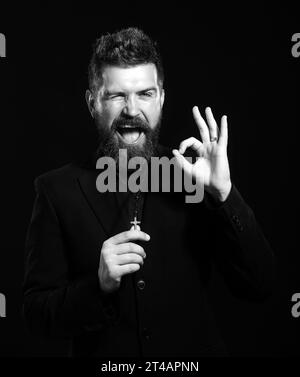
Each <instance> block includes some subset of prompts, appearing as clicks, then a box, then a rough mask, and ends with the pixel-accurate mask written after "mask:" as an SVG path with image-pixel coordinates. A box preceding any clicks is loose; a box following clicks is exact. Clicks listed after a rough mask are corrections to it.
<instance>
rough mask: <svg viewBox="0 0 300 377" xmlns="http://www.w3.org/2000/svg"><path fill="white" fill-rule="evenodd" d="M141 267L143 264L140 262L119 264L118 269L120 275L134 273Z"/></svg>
mask: <svg viewBox="0 0 300 377" xmlns="http://www.w3.org/2000/svg"><path fill="white" fill-rule="evenodd" d="M140 268H141V265H140V264H138V263H130V264H123V265H122V266H117V271H118V275H119V276H123V275H127V274H132V273H133V272H136V271H138V270H139V269H140Z"/></svg>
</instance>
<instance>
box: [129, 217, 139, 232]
mask: <svg viewBox="0 0 300 377" xmlns="http://www.w3.org/2000/svg"><path fill="white" fill-rule="evenodd" d="M130 224H132V227H131V228H130V229H131V230H141V227H140V226H139V225H138V224H141V222H140V221H137V218H136V216H134V220H133V221H130Z"/></svg>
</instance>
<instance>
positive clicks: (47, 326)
mask: <svg viewBox="0 0 300 377" xmlns="http://www.w3.org/2000/svg"><path fill="white" fill-rule="evenodd" d="M95 166H96V165H95V159H92V160H91V161H89V162H88V163H85V164H69V165H67V166H64V167H62V168H60V169H57V170H54V171H51V172H48V173H46V174H43V175H42V176H40V177H38V178H37V179H36V180H35V187H36V192H37V196H36V200H35V204H34V209H33V214H32V219H31V223H30V226H29V230H28V235H27V241H26V268H25V281H24V316H25V320H26V322H27V325H28V327H29V328H30V329H31V330H32V331H33V332H35V333H37V334H41V335H43V336H50V337H53V336H55V337H57V336H58V337H67V338H70V339H71V341H72V348H71V354H72V355H76V356H99V357H113V356H122V357H127V356H128V357H134V356H138V357H149V356H154V357H157V356H162V357H184V356H188V357H199V356H207V355H224V354H226V351H225V347H224V345H223V342H222V340H221V338H220V336H219V334H218V332H217V330H216V326H215V323H214V319H213V314H212V312H211V310H210V308H209V305H208V304H207V301H206V287H207V284H208V282H209V280H210V277H211V268H212V265H213V264H215V265H216V266H217V268H218V269H219V270H220V272H221V273H222V274H223V276H224V278H225V281H226V282H227V283H228V286H229V287H230V288H231V290H232V292H233V293H234V294H235V295H236V296H238V297H243V298H249V299H261V298H263V297H265V296H266V295H267V294H268V293H269V292H270V287H271V283H272V278H273V254H272V251H271V250H270V247H269V245H268V243H267V242H266V240H265V238H264V236H263V234H262V232H261V230H260V228H259V226H258V224H257V222H256V220H255V217H254V214H253V212H252V210H251V209H250V208H249V207H248V206H247V204H246V203H245V202H244V200H243V199H242V197H241V195H240V194H239V192H238V191H237V189H236V188H235V187H234V186H233V187H232V190H231V192H230V194H229V196H228V198H227V200H226V201H225V202H224V203H223V204H222V205H219V206H217V205H214V204H213V202H211V201H210V199H209V196H208V195H206V196H205V200H204V201H203V202H201V203H198V204H186V203H185V201H184V196H183V195H182V194H180V193H163V192H158V193H147V194H146V197H145V200H144V210H143V218H142V229H143V230H144V231H145V232H147V233H148V234H150V235H151V241H149V242H148V243H147V244H145V245H143V246H144V247H145V251H146V254H147V257H146V259H145V263H144V266H143V267H142V268H141V269H140V270H139V271H138V272H136V273H134V274H130V275H126V276H124V277H123V278H122V281H121V286H120V289H119V290H117V291H116V292H114V293H112V294H105V293H104V292H103V291H102V290H101V288H100V286H99V281H98V274H97V271H98V266H99V259H100V251H101V247H102V244H103V242H104V241H105V240H106V239H107V238H109V237H111V236H113V235H115V234H117V233H119V232H122V231H124V230H127V229H129V223H128V220H129V219H128V217H127V215H126V211H124V208H121V207H120V205H119V204H118V201H117V200H116V194H115V193H104V194H100V193H99V192H98V191H97V189H96V178H97V176H98V174H99V171H97V170H96V168H95ZM141 280H143V282H144V283H143V284H141V282H140V281H141Z"/></svg>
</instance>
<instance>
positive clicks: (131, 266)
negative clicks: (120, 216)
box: [98, 230, 150, 293]
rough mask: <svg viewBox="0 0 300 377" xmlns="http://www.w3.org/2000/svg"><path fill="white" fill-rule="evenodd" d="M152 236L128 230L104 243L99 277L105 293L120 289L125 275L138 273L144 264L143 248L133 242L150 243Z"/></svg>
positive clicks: (144, 254)
mask: <svg viewBox="0 0 300 377" xmlns="http://www.w3.org/2000/svg"><path fill="white" fill-rule="evenodd" d="M149 240H150V236H149V235H148V234H147V233H145V232H142V231H140V230H128V231H126V232H122V233H119V234H117V235H115V236H113V237H111V238H109V239H107V240H106V241H104V242H103V245H102V249H101V254H100V263H99V269H98V277H99V282H100V287H101V289H102V290H103V291H104V292H107V293H109V292H113V291H115V290H116V289H118V288H119V286H120V284H121V278H122V276H123V275H126V274H130V273H133V272H136V271H138V270H139V269H140V267H141V265H143V263H144V258H145V257H146V253H145V251H144V249H143V247H142V246H140V245H138V244H136V243H134V242H131V241H149Z"/></svg>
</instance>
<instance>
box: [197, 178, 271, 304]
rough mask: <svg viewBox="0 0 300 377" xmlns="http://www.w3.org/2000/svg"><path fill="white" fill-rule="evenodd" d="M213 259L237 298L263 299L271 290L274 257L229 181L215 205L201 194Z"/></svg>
mask: <svg viewBox="0 0 300 377" xmlns="http://www.w3.org/2000/svg"><path fill="white" fill-rule="evenodd" d="M204 201H205V204H206V208H207V210H208V215H209V218H210V226H209V231H208V234H209V238H210V240H211V242H212V243H213V244H214V246H215V247H214V261H215V264H216V266H217V269H218V270H219V272H220V273H221V274H222V275H223V277H224V279H225V281H226V283H227V285H228V287H229V288H230V290H231V292H232V293H233V294H234V295H235V296H236V297H238V298H245V299H250V300H263V299H265V298H266V297H267V296H269V295H270V293H271V292H272V286H273V282H274V278H275V257H274V254H273V252H272V249H271V247H270V245H269V243H268V241H267V240H266V238H265V237H264V235H263V233H262V230H261V228H260V226H259V224H258V223H257V221H256V218H255V216H254V213H253V211H252V209H251V208H250V207H249V206H248V205H247V204H246V202H245V201H244V199H243V198H242V196H241V194H240V193H239V192H238V190H237V188H236V187H235V186H234V185H232V188H231V191H230V193H229V196H228V198H227V199H226V200H225V202H224V203H222V204H221V205H216V204H215V203H214V202H213V201H212V199H211V197H209V196H208V195H207V196H206V197H205V200H204Z"/></svg>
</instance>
